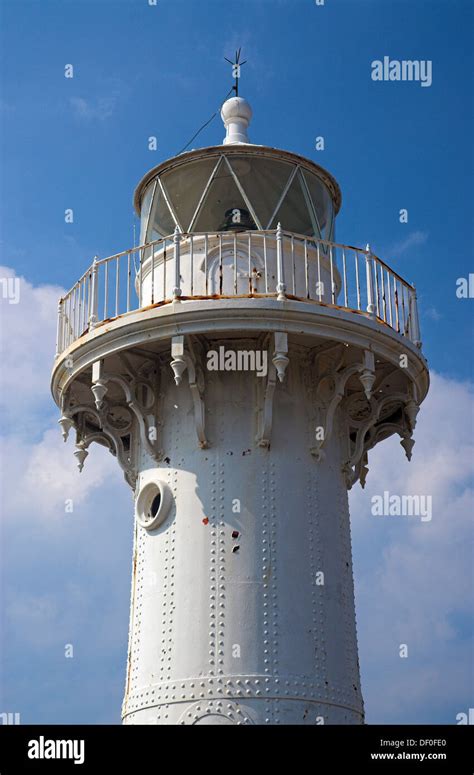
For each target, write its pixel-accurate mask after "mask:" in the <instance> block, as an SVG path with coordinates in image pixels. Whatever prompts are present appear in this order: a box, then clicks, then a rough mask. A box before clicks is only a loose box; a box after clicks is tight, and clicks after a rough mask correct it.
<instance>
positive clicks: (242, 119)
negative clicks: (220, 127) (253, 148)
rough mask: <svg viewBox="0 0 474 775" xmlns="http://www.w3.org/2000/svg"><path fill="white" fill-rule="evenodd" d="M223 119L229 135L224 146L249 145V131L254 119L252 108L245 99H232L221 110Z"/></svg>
mask: <svg viewBox="0 0 474 775" xmlns="http://www.w3.org/2000/svg"><path fill="white" fill-rule="evenodd" d="M221 117H222V121H223V122H224V126H225V128H226V130H227V134H226V136H225V138H224V145H229V144H231V145H237V144H239V143H249V142H250V140H249V137H248V134H247V129H248V126H249V124H250V120H251V118H252V108H251V107H250V105H249V103H248V102H247V100H245V99H244V98H243V97H231V98H230V99H228V100H226V101H225V102H224V104H223V106H222V109H221Z"/></svg>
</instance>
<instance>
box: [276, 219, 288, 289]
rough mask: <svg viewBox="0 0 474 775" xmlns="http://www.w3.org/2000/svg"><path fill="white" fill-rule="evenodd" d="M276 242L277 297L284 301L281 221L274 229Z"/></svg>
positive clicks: (284, 286)
mask: <svg viewBox="0 0 474 775" xmlns="http://www.w3.org/2000/svg"><path fill="white" fill-rule="evenodd" d="M276 244H277V287H276V291H277V294H278V295H277V299H279V301H284V300H285V298H286V285H285V266H284V263H283V232H282V228H281V223H279V224H278V226H277V230H276Z"/></svg>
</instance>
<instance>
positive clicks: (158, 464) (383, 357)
mask: <svg viewBox="0 0 474 775" xmlns="http://www.w3.org/2000/svg"><path fill="white" fill-rule="evenodd" d="M236 94H237V91H236ZM221 115H222V120H223V123H224V132H225V136H224V138H223V143H222V144H221V145H217V146H211V147H205V148H201V149H197V150H191V151H188V152H185V153H182V154H180V155H178V156H176V157H173V158H171V159H168V160H166V161H163V162H162V163H161V164H159V165H158V166H156V167H154V168H153V169H151V170H150V171H149V172H147V174H146V175H145V176H144V177H143V179H142V180H141V181H140V183H139V184H138V187H137V189H136V191H135V196H134V204H135V208H136V212H137V214H138V216H139V218H140V224H141V229H140V240H139V242H140V244H139V245H138V246H137V247H134V248H130V249H126V250H124V251H123V252H120V253H118V254H116V255H113V256H109V257H107V258H102V257H95V258H94V260H93V261H92V263H91V264H90V266H89V268H88V269H86V271H85V272H84V274H82V276H81V277H80V279H79V280H78V281H77V283H76V284H75V285H74V286H73V287H72V289H71V290H70V291H69V292H68V293H67V294H66V295H65V296H64V297H63V298H62V299H61V300H60V302H59V308H58V335H57V348H56V350H57V351H56V359H55V363H54V369H53V375H52V392H53V396H54V399H55V401H56V403H57V404H58V406H59V408H60V413H61V416H60V420H59V423H60V426H61V429H62V433H63V436H64V438H65V440H66V439H67V438H68V435H69V434H74V438H75V452H74V454H75V456H76V458H77V463H78V467H79V469H80V470H82V468H83V466H84V465H85V464H86V465H93V454H92V455H91V459H90V460H87V462H86V459H87V457H88V455H89V453H90V448H91V445H92V444H93V442H95V443H97V444H100V445H102V446H105V447H106V448H108V449H109V450H110V452H111V454H112V455H113V456H114V457H115V458H116V461H117V464H118V465H119V466H120V467H121V469H122V470H123V473H124V476H125V479H126V481H127V483H128V484H129V486H130V488H131V491H132V494H133V512H132V510H131V509H130V503H129V501H128V500H126V501H125V502H124V504H123V516H124V517H126V516H129V517H130V526H131V529H133V532H134V548H133V558H132V574H131V604H130V626H129V643H128V660H127V664H126V666H125V665H124V668H126V677H125V693H124V700H123V708H122V717H123V722H124V723H125V724H172V725H174V724H181V725H186V724H188V725H189V724H269V725H274V724H310V725H318V724H361V723H363V720H364V706H363V699H362V692H361V685H360V675H359V663H358V653H357V633H356V616H355V605H354V588H353V573H352V560H351V535H350V518H349V509H348V490H350V488H351V487H353V486H354V485H356V483H359V484H360V485H362V486H364V484H365V480H366V477H367V475H368V471H369V455H370V456H371V455H375V454H377V453H376V451H375V447H376V445H377V444H378V443H379V442H381V441H383V440H384V439H386V438H387V437H389V436H391V435H393V434H397V435H398V436H399V438H400V443H401V447H402V449H401V452H404V453H405V454H406V456H407V457H408V458H410V457H411V454H412V448H413V444H414V438H413V431H414V428H415V424H416V417H417V413H418V410H419V406H420V403H421V402H422V401H423V399H424V398H425V396H426V393H427V390H428V368H427V364H426V361H425V359H424V357H423V355H422V351H421V339H420V330H419V323H418V313H417V298H416V291H415V288H414V287H413V286H412V285H411V284H410V283H409V282H407V281H406V280H404V279H403V278H402V277H401V276H400V275H399V274H398V273H397V272H396V271H395V269H394V268H393V267H391V266H390V265H389V264H388V263H386V262H385V261H384V260H383V259H382V258H381V257H379V256H378V255H376V254H375V252H374V251H373V250H372V249H371V247H370V246H369V245H362V246H359V247H355V246H351V239H350V235H349V237H348V239H346V240H344V242H337V239H336V217H337V213H338V211H339V209H340V206H341V192H340V189H339V186H338V184H337V182H336V180H335V179H334V178H333V176H332V175H331V174H330V173H329V172H327V171H326V170H325V169H323V168H322V167H320V166H319V165H317V164H315V163H314V162H313V161H311V160H310V159H308V158H305V157H303V156H301V155H298V154H297V153H292V152H291V153H290V152H288V151H285V150H281V149H276V148H273V147H271V146H269V145H262V144H254V143H252V142H251V139H250V135H251V119H252V110H251V107H250V105H249V103H248V102H247V101H246V100H245V99H244V98H242V97H240V96H233V97H231V98H230V99H228V100H227V101H226V102H225V103H224V105H223V107H222V111H221ZM259 139H263V138H259ZM268 139H270V140H271V138H268ZM367 196H368V195H367ZM366 204H367V206H369V205H370V200H369V199H367V202H366ZM347 206H348V207H350V202H349V203H348V205H347ZM369 227H370V224H367V230H369ZM368 239H369V240H370V234H368ZM345 243H349V244H345ZM394 465H396V462H395V461H394ZM386 680H387V682H389V681H390V677H389V676H387V678H386ZM380 688H381V690H383V687H382V686H381V687H380Z"/></svg>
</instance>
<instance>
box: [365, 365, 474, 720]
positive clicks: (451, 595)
mask: <svg viewBox="0 0 474 775" xmlns="http://www.w3.org/2000/svg"><path fill="white" fill-rule="evenodd" d="M472 403H473V386H472V385H470V384H468V383H459V382H456V381H454V380H449V379H446V378H444V377H441V376H439V375H437V374H432V383H431V389H430V393H429V394H428V397H427V399H426V401H425V403H424V404H423V405H422V407H421V411H420V414H419V416H418V417H419V420H418V425H417V428H416V431H415V439H416V444H415V447H414V451H413V458H412V461H411V463H408V462H407V461H405V460H404V459H403V450H402V449H401V447H400V445H399V443H398V437H397V438H396V439H395V438H391V439H390V440H388V441H387V442H385V443H383V444H381V445H380V446H378V447H377V448H376V449H375V450H372V452H371V453H370V455H369V458H370V472H369V476H368V480H367V487H366V491H365V492H362V491H361V490H360V489H358V488H357V489H355V490H354V491H353V492H352V493H351V512H352V531H353V541H354V568H355V577H356V605H357V613H358V632H359V642H360V650H361V665H362V677H363V679H364V677H365V679H366V680H365V698H366V705H367V710H368V716H369V721H371V722H373V723H375V722H377V721H380V722H382V723H383V722H388V721H390V722H397V721H400V722H402V723H403V722H404V721H405V720H406V719H407V718H408V717H409V718H410V719H411V720H412V721H413V720H414V718H416V720H417V722H418V723H422V722H423V721H428V720H429V719H430V717H431V716H430V714H431V713H432V707H433V703H436V707H438V708H439V709H440V713H442V714H443V712H444V721H445V723H450V722H452V723H454V719H453V718H452V713H451V711H450V710H449V709H450V707H451V703H453V702H455V701H456V698H459V697H460V696H461V695H462V694H463V692H464V693H465V692H468V690H469V675H471V679H472V663H471V665H470V657H469V654H470V649H469V648H468V646H467V643H465V639H466V638H467V637H468V636H467V634H466V632H465V621H466V619H467V618H468V617H470V616H472V583H473V571H472V556H473V555H472V549H473V545H472V540H473V535H472V514H473V512H474V499H473V483H474V443H473V433H472V431H473V429H472V419H471V418H472ZM384 490H388V491H389V492H390V493H392V494H398V495H403V494H426V495H431V496H432V499H433V518H432V521H431V522H424V523H421V522H420V520H419V519H416V518H414V517H375V516H372V514H371V511H370V504H371V497H372V496H373V495H380V494H382V493H383V492H384ZM400 643H406V644H407V645H408V653H409V656H408V659H406V660H405V659H401V658H400V657H399V654H398V649H399V644H400ZM374 665H376V669H375V670H374ZM441 673H442V674H443V680H442V681H441V682H440V681H439V680H434V677H435V676H436V675H439V674H441ZM363 687H364V684H363ZM471 690H472V689H471ZM443 709H444V711H443ZM461 710H462V708H461ZM450 713H451V715H450Z"/></svg>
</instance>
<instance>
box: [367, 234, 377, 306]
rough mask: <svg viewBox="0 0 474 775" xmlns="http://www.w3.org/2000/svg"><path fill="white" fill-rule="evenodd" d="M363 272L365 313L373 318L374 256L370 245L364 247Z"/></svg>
mask: <svg viewBox="0 0 474 775" xmlns="http://www.w3.org/2000/svg"><path fill="white" fill-rule="evenodd" d="M366 251H367V253H366V255H365V270H366V277H367V312H368V313H369V315H372V316H373V317H375V291H374V256H373V253H372V251H371V249H370V245H367V247H366Z"/></svg>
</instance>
